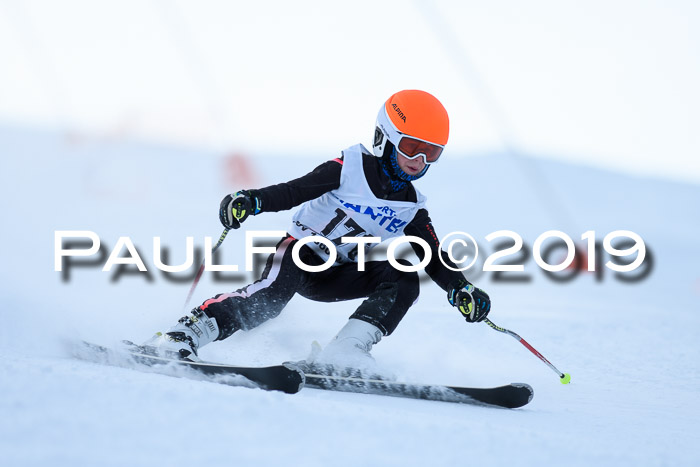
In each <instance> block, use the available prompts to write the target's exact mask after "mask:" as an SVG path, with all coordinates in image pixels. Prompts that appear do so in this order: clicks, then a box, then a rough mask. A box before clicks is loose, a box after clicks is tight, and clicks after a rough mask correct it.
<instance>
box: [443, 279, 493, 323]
mask: <svg viewBox="0 0 700 467" xmlns="http://www.w3.org/2000/svg"><path fill="white" fill-rule="evenodd" d="M447 300H449V302H450V305H452V306H456V307H457V309H459V311H460V312H462V315H463V316H464V318H465V319H466V320H467V322H470V323H476V322H479V321H483V320H484V319H485V318H486V317H487V316H488V314H489V311H491V299H490V298H489V296H488V294H487V293H486V292H484V291H483V290H481V289H478V288H476V287H474V286H473V285H472V284H471V283H469V282H468V281H466V280H465V281H461V282H460V283H459V284H457V285H456V286H455V287H453V288H452V289H451V290H450V291H449V292H447Z"/></svg>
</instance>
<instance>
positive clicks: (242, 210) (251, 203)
mask: <svg viewBox="0 0 700 467" xmlns="http://www.w3.org/2000/svg"><path fill="white" fill-rule="evenodd" d="M258 212H259V209H258V208H257V200H256V199H255V198H254V197H253V196H252V194H251V193H250V192H249V191H245V190H244V191H237V192H236V193H231V194H230V195H226V196H225V197H224V199H222V200H221V205H220V206H219V220H220V221H221V223H222V224H223V225H224V227H226V228H227V229H237V228H239V227H240V226H241V222H243V221H245V220H246V219H247V218H248V216H249V215H251V214H253V215H255V214H257V213H258Z"/></svg>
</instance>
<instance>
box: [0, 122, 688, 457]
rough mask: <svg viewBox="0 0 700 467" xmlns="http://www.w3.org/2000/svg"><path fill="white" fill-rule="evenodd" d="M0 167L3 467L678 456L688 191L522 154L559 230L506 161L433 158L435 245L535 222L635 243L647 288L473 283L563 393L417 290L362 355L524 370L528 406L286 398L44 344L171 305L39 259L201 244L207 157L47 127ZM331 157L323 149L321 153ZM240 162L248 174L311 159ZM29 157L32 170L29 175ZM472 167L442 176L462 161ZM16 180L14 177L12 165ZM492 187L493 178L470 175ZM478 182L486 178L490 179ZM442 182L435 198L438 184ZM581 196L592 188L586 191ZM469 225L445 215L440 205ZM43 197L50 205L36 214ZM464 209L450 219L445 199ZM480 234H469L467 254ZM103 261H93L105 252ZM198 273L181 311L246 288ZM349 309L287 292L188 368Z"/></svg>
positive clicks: (391, 366)
mask: <svg viewBox="0 0 700 467" xmlns="http://www.w3.org/2000/svg"><path fill="white" fill-rule="evenodd" d="M0 146H2V147H4V148H6V149H7V150H6V153H7V154H9V155H10V157H6V156H4V157H3V162H2V163H3V170H2V171H0V182H1V183H2V187H3V196H2V200H0V203H2V206H1V207H2V210H3V212H4V213H5V215H6V216H9V217H8V219H12V222H10V227H11V228H3V229H2V240H3V242H2V244H3V254H2V257H3V262H4V263H5V265H6V267H4V268H2V271H0V279H1V282H0V284H2V286H1V288H0V291H1V292H2V294H1V296H2V311H1V312H0V313H2V318H3V319H2V323H3V324H2V326H1V327H0V356H1V357H2V358H1V359H0V375H1V381H0V387H2V397H0V414H2V417H0V452H1V453H2V454H0V459H2V464H3V465H7V466H39V465H41V466H43V465H53V466H63V465H65V466H69V465H70V466H73V465H105V466H111V465H115V466H116V465H119V466H122V465H130V466H134V465H185V464H189V465H192V464H197V465H207V466H216V465H254V466H265V465H280V464H283V463H284V464H287V463H292V464H293V465H404V466H405V465H506V464H508V465H532V466H539V465H554V464H567V465H586V466H588V465H674V466H676V465H698V463H700V447H699V446H700V434H699V433H700V432H699V431H698V429H697V420H698V416H699V415H700V410H698V403H697V396H698V388H700V365H699V364H698V356H699V355H700V352H699V350H700V345H698V341H697V332H696V330H697V329H698V326H699V325H700V319H699V318H698V313H697V311H698V309H699V307H698V304H699V302H700V274H699V273H698V272H697V271H698V269H697V264H696V261H697V259H698V258H700V254H699V253H700V247H699V246H698V244H697V241H696V236H697V233H698V230H699V229H698V227H700V225H699V223H700V222H699V217H698V216H697V206H698V205H700V187H698V186H693V185H686V184H678V183H672V182H667V181H660V180H652V179H640V178H634V177H628V176H624V175H620V174H613V173H609V172H605V171H600V170H594V169H588V168H582V167H574V166H568V165H563V164H557V163H554V162H547V161H538V162H537V163H538V164H539V165H540V168H541V169H542V172H543V173H545V174H546V175H547V177H548V179H549V180H550V182H551V183H552V184H553V185H554V187H555V189H557V190H558V193H557V195H558V196H559V199H560V200H561V201H562V203H563V204H564V205H565V206H567V208H568V210H569V212H570V213H573V214H575V215H574V216H573V217H574V218H575V219H576V224H577V225H576V226H565V225H559V224H557V223H556V221H552V219H551V218H550V216H549V215H548V212H547V211H546V210H545V209H542V208H541V206H540V204H539V203H538V202H537V198H536V197H535V195H534V194H533V192H532V190H531V189H530V188H529V185H528V183H527V182H526V181H525V180H523V178H522V176H521V175H520V173H519V172H518V171H517V169H516V168H515V167H514V166H513V165H512V164H510V163H509V161H508V160H507V159H505V158H503V157H500V156H489V157H474V158H466V159H459V158H453V159H450V158H448V157H445V158H444V159H445V160H444V162H443V161H441V163H440V164H438V165H436V166H435V167H434V168H431V170H430V172H429V173H428V175H427V177H426V179H425V180H421V181H420V182H418V184H417V186H418V188H419V189H420V190H421V191H422V192H424V193H425V194H426V195H427V196H428V198H429V204H428V208H429V210H430V213H431V217H432V219H433V222H434V224H435V226H436V228H437V230H438V234H439V235H444V234H446V233H448V232H451V231H454V230H466V231H468V232H470V233H472V235H474V236H476V237H477V238H479V239H482V240H483V237H484V236H485V235H486V234H488V233H490V232H493V231H496V230H500V229H511V230H515V231H518V232H519V233H521V235H522V236H523V238H524V239H525V240H526V243H528V242H529V244H530V245H531V244H532V242H533V241H534V238H535V237H536V236H537V235H538V234H540V233H542V232H544V231H546V230H549V229H552V228H558V229H560V230H567V229H576V230H572V231H570V232H569V233H570V234H571V235H572V236H573V237H574V239H576V238H577V236H580V234H582V233H583V232H584V231H586V230H596V232H598V237H599V238H602V236H603V235H604V234H605V233H607V232H609V231H612V230H616V229H629V230H633V231H635V232H637V233H638V234H640V235H641V236H642V237H643V238H644V239H645V241H646V242H647V244H648V245H649V247H650V249H651V250H652V252H653V255H654V258H655V267H654V270H653V273H652V274H651V276H650V278H649V279H647V280H646V281H643V282H640V283H637V284H624V283H621V282H619V281H617V280H615V279H614V277H613V275H612V273H611V272H609V271H607V272H606V276H605V277H604V280H603V281H602V282H601V283H596V282H595V281H594V280H593V277H592V276H591V275H589V274H580V275H579V276H578V277H577V278H576V279H575V280H573V281H572V282H570V283H567V284H556V283H554V282H551V281H550V280H548V279H546V278H545V277H544V276H543V275H542V274H541V273H539V272H537V270H536V269H535V268H534V263H533V262H532V261H530V262H529V263H527V265H526V271H527V272H528V273H529V274H531V275H532V276H533V280H532V282H530V283H529V284H527V285H523V284H496V283H494V282H493V281H492V280H491V279H490V278H486V277H483V278H481V279H478V280H476V282H477V284H478V285H480V286H482V287H483V288H484V289H486V290H487V291H488V292H489V293H490V295H491V297H492V299H493V313H492V314H491V318H492V319H493V321H494V322H495V323H496V324H498V325H500V326H503V327H506V328H510V329H512V330H514V331H515V332H517V333H519V334H520V335H521V336H523V337H524V338H525V339H526V340H528V342H530V343H531V344H532V345H533V346H535V347H536V348H537V349H538V350H540V351H541V352H542V353H543V354H544V355H545V356H546V357H547V358H548V359H549V360H550V361H552V363H554V364H555V365H556V366H558V367H559V368H560V369H561V370H562V371H566V372H570V373H571V375H572V383H571V384H570V385H568V386H564V385H561V384H560V383H559V382H558V380H557V377H556V375H554V373H553V372H551V371H550V370H549V369H548V368H547V367H546V366H545V365H543V364H542V363H541V362H540V361H538V360H537V359H536V358H535V357H534V356H533V355H531V354H530V353H529V352H528V351H527V350H526V349H525V348H524V347H522V346H521V345H520V344H518V343H517V342H516V341H515V340H514V339H512V338H510V337H508V336H505V335H502V334H500V333H497V332H494V331H493V330H491V329H489V328H488V327H487V326H485V325H468V324H466V323H464V321H463V320H462V319H461V318H460V316H459V314H458V313H457V312H455V310H454V309H452V308H451V307H450V306H449V305H448V304H447V303H446V300H445V296H444V295H445V294H444V292H442V291H441V290H439V289H438V287H437V286H435V285H434V284H432V283H430V282H425V283H423V286H422V289H421V297H420V299H419V302H418V303H417V304H416V305H415V306H414V307H413V308H412V309H411V310H410V311H409V313H408V314H407V316H406V318H405V319H404V321H403V322H402V324H401V325H400V326H399V328H398V329H397V331H396V332H395V333H394V335H392V336H390V337H387V338H384V339H383V340H382V342H381V343H380V344H378V345H377V346H376V347H375V351H374V354H375V356H376V358H377V361H378V363H379V365H380V366H381V367H383V368H385V369H387V371H390V372H392V373H394V374H395V375H396V376H397V377H398V378H399V379H402V380H408V381H413V382H426V383H444V384H453V385H468V386H495V385H500V384H504V383H509V382H526V383H529V384H531V385H532V386H533V387H534V389H535V397H534V400H533V401H532V403H531V404H529V405H528V406H526V407H524V408H522V409H518V410H506V409H494V408H483V407H472V406H464V405H457V404H447V403H437V402H426V401H415V400H405V399H396V398H389V397H379V396H370V395H359V394H345V393H334V392H326V391H318V390H310V389H305V390H303V391H302V392H301V393H299V394H296V395H285V394H281V393H273V392H264V391H261V390H255V389H248V388H239V387H229V386H224V385H220V384H214V383H207V382H201V381H194V380H189V379H183V378H173V377H169V376H164V375H158V374H150V373H143V372H138V371H133V370H130V369H125V368H117V367H109V366H105V365H98V364H94V363H89V362H83V361H78V360H75V359H72V358H70V357H69V356H68V355H67V353H66V350H65V349H64V346H63V345H62V343H63V342H64V341H65V340H66V339H81V338H82V339H88V340H90V341H94V342H97V343H101V344H106V345H109V344H111V343H114V342H117V341H119V340H120V339H130V340H134V341H136V342H139V341H142V340H145V339H146V338H148V337H150V335H151V334H152V333H153V332H155V331H157V330H164V329H165V328H167V327H168V326H170V325H172V324H173V323H174V322H175V321H176V320H177V318H179V317H180V316H181V315H182V311H181V308H182V302H183V300H184V297H185V295H186V293H187V290H188V288H189V285H190V282H183V283H182V284H173V283H170V282H167V281H165V280H163V278H162V275H161V273H160V272H158V271H155V270H154V272H153V273H152V279H153V281H152V282H148V281H147V280H146V279H144V278H143V276H134V275H126V276H123V277H122V278H121V279H120V280H119V281H118V282H117V283H116V284H114V283H111V282H110V280H109V278H110V274H109V273H103V272H100V269H99V268H92V269H86V268H83V269H74V270H73V271H72V277H71V279H70V281H68V282H62V281H61V279H60V273H57V272H54V271H53V267H52V265H53V232H54V230H92V231H95V232H97V233H98V234H99V235H100V237H101V239H102V240H103V242H104V243H105V244H107V245H108V246H109V247H110V248H111V247H113V246H114V245H115V244H116V241H117V239H118V237H119V236H122V235H125V236H130V237H131V238H132V239H133V240H134V242H135V243H136V245H137V246H138V247H139V250H140V251H141V253H142V254H143V256H144V261H145V262H146V264H147V266H151V265H152V264H153V260H152V257H151V254H152V244H151V242H152V237H154V236H157V235H160V236H162V237H163V243H164V244H165V245H168V246H170V249H171V251H172V260H171V263H172V264H177V263H178V262H182V261H184V237H185V236H187V235H191V236H194V237H195V245H199V246H201V245H202V244H203V237H204V236H211V237H215V238H216V237H217V236H218V234H219V232H220V230H221V227H220V226H219V224H218V220H217V219H216V210H217V208H218V202H219V200H220V198H221V195H222V194H223V193H225V192H227V191H230V190H232V189H235V188H247V187H232V186H226V185H225V184H224V182H223V178H222V177H221V174H220V167H221V164H222V162H221V160H220V159H219V158H217V157H215V155H214V154H208V153H204V152H197V151H195V150H184V149H173V148H166V147H158V146H154V145H146V144H139V143H136V142H131V143H130V142H114V141H112V142H100V141H87V142H83V143H79V144H69V143H68V142H66V140H64V139H62V138H60V137H59V136H57V135H54V134H51V133H39V132H31V131H28V130H23V129H17V128H0ZM331 156H335V155H331ZM331 156H329V157H327V158H320V159H318V160H315V159H294V158H285V159H283V158H274V157H270V158H265V159H262V158H261V159H259V160H255V161H253V162H254V169H256V170H258V171H259V173H260V178H261V179H262V181H261V183H262V184H272V183H278V182H281V181H284V180H287V179H290V178H293V177H296V176H299V175H303V174H304V173H306V172H307V171H309V170H311V169H312V168H313V167H314V166H315V165H317V164H318V163H320V162H322V161H323V160H325V159H330V158H332V157H331ZM37 165H41V166H42V170H41V171H39V172H37V171H34V170H33V168H34V167H36V166H37ZM467 169H468V170H470V171H474V173H480V174H492V175H493V177H476V178H474V179H470V180H471V182H470V183H471V185H470V187H469V189H468V190H467V189H464V190H462V189H461V188H460V187H459V186H456V184H458V183H460V182H459V181H460V180H462V178H461V177H457V176H456V175H455V174H458V173H459V172H460V171H462V170H467ZM26 173H32V174H33V178H32V181H31V184H27V183H26V177H23V176H20V174H26ZM487 179H490V180H491V182H493V180H496V179H497V180H498V183H497V184H494V183H490V182H489V180H487ZM496 185H497V186H496ZM445 186H449V187H450V188H449V190H448V189H445V188H444V187H445ZM591 187H595V189H591ZM462 195H463V196H464V198H465V200H467V201H466V203H467V204H468V203H471V204H468V205H470V206H472V208H473V209H478V214H479V217H478V219H479V225H472V224H473V221H470V220H469V217H468V214H467V217H465V218H462V217H460V216H457V215H455V214H456V211H455V208H454V206H455V205H463V203H462V202H461V201H460V199H458V196H462ZM47 206H48V207H49V208H48V209H47ZM465 212H468V210H466V209H465ZM290 218H291V213H289V212H287V213H276V214H269V215H263V216H259V217H255V218H251V219H250V221H249V222H248V223H247V224H246V227H247V228H249V229H254V230H264V229H276V230H279V229H282V230H283V229H285V228H286V227H287V225H288V222H289V220H290ZM486 244H487V242H485V241H483V245H486ZM242 249H243V234H242V233H241V232H236V231H234V232H231V234H229V238H228V239H227V240H226V242H225V243H224V246H223V247H222V250H223V255H222V260H223V261H225V262H226V263H228V264H239V265H241V267H242V265H243V264H244V257H243V253H242ZM107 253H109V251H108V252H107ZM248 280H249V279H248V278H246V277H244V278H242V279H241V280H239V281H237V282H230V283H215V282H214V281H213V280H212V278H211V276H207V275H205V277H204V279H203V280H202V282H201V283H200V285H199V288H198V289H197V291H196V293H195V297H194V300H193V303H196V302H198V301H202V300H204V299H206V298H208V297H209V296H212V295H214V294H215V293H219V292H222V291H225V290H230V289H235V288H238V287H241V286H243V285H245V283H246V282H247V281H248ZM358 303H359V301H354V302H347V303H337V304H320V303H312V302H309V301H307V300H305V299H303V298H300V297H295V298H294V299H293V300H292V301H291V302H290V304H289V306H288V308H287V309H286V310H285V311H284V312H283V313H282V315H281V316H280V317H278V318H276V319H274V320H272V321H270V322H267V323H265V324H264V325H262V326H261V327H259V328H257V329H255V330H253V331H251V332H248V333H237V334H235V335H234V336H233V337H231V338H230V339H227V340H225V341H223V342H218V343H214V344H212V345H210V346H208V347H205V348H204V349H203V350H202V356H203V358H205V359H206V360H210V361H218V362H229V363H234V364H242V365H245V364H250V365H267V364H274V363H279V362H281V361H286V360H295V359H301V358H304V357H305V356H306V355H307V353H308V352H309V349H310V343H311V342H312V341H313V340H318V341H319V342H321V344H325V343H326V342H327V341H328V340H330V339H331V338H332V337H333V335H334V334H335V332H336V331H337V330H338V329H340V327H341V326H342V324H343V323H344V322H345V320H346V319H347V317H348V316H349V315H350V314H351V313H352V311H353V310H354V308H355V307H356V306H357V304H358Z"/></svg>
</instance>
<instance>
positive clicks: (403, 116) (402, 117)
mask: <svg viewBox="0 0 700 467" xmlns="http://www.w3.org/2000/svg"><path fill="white" fill-rule="evenodd" d="M391 106H392V107H393V108H394V110H395V111H396V113H397V114H398V115H399V118H400V119H401V120H403V122H404V123H406V115H404V113H403V112H401V109H400V108H399V106H398V105H396V104H391Z"/></svg>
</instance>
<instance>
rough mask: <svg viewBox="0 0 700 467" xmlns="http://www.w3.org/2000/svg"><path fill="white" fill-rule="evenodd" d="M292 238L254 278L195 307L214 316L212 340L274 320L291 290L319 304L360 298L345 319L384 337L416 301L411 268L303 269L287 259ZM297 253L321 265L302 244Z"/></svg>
mask: <svg viewBox="0 0 700 467" xmlns="http://www.w3.org/2000/svg"><path fill="white" fill-rule="evenodd" d="M296 242H297V240H296V239H295V238H294V237H291V236H287V237H285V238H283V239H282V240H281V241H280V242H279V243H278V244H277V247H276V250H275V253H273V254H271V255H270V256H269V258H268V259H267V263H266V265H265V269H264V271H263V274H262V277H261V278H260V280H258V281H256V282H254V283H252V284H250V285H248V286H247V287H244V288H242V289H239V290H237V291H235V292H232V293H224V294H219V295H217V296H215V297H214V298H211V299H209V300H206V301H205V302H204V303H203V304H202V305H201V306H200V309H201V310H202V311H204V313H206V314H207V316H209V317H211V318H216V322H217V324H218V325H219V330H220V332H219V337H218V339H217V340H221V339H225V338H227V337H229V336H230V335H231V334H233V333H234V332H236V331H238V330H239V329H242V330H249V329H253V328H255V327H256V326H259V325H260V324H262V323H264V322H265V321H267V320H269V319H272V318H275V317H276V316H278V315H279V314H280V313H281V312H282V309H283V308H284V307H285V305H287V303H288V302H289V300H291V299H292V297H293V296H294V294H297V293H298V294H299V295H301V296H302V297H305V298H308V299H310V300H315V301H319V302H339V301H343V300H352V299H356V298H363V297H366V300H365V301H364V302H362V304H361V305H360V306H359V307H358V308H357V310H355V312H354V313H353V314H352V316H351V318H355V319H360V320H363V321H366V322H368V323H371V324H373V325H374V326H376V327H378V328H379V329H380V330H381V331H382V332H383V333H384V335H385V336H388V335H389V334H391V333H392V332H393V331H394V329H396V327H397V326H398V324H399V322H400V321H401V319H402V318H403V317H404V315H405V314H406V311H408V309H409V308H410V307H411V305H413V303H415V301H416V300H417V299H418V293H419V289H420V285H419V282H418V274H417V273H416V272H402V271H399V270H398V269H395V268H394V267H393V266H391V264H389V262H388V261H367V262H366V263H365V270H364V271H358V265H357V264H356V263H347V264H342V265H338V266H333V267H331V268H328V269H326V270H325V271H321V272H307V271H304V270H303V269H301V268H299V267H297V265H296V264H294V261H293V259H292V247H293V246H294V244H295V243H296ZM299 256H300V259H301V260H302V261H303V262H304V263H305V264H307V265H309V266H316V265H320V264H323V261H322V260H321V258H319V257H318V256H317V255H316V254H315V253H314V252H313V251H312V250H311V249H310V248H309V247H307V246H306V245H304V246H302V247H301V249H300V251H299ZM398 261H399V262H401V263H402V264H410V263H408V262H405V261H403V260H398Z"/></svg>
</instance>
